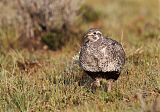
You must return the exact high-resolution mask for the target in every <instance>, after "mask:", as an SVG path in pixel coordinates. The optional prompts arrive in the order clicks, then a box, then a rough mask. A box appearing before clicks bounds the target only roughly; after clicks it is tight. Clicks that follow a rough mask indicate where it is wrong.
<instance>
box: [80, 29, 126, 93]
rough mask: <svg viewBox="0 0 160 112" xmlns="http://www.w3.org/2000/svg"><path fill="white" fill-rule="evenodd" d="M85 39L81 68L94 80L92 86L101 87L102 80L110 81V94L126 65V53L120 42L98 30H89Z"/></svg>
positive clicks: (81, 55) (82, 48) (108, 86)
mask: <svg viewBox="0 0 160 112" xmlns="http://www.w3.org/2000/svg"><path fill="white" fill-rule="evenodd" d="M83 38H84V39H83V42H82V46H81V48H80V53H79V64H80V67H81V68H82V69H83V70H84V72H85V73H86V74H87V75H89V76H90V77H91V78H92V79H93V80H94V81H93V83H92V84H91V85H92V86H93V85H94V86H96V87H100V81H101V80H102V79H105V80H108V83H107V91H108V92H110V91H111V90H112V84H113V82H115V81H116V80H117V79H118V78H119V76H120V73H121V71H122V69H123V66H124V64H125V51H124V49H123V47H122V45H121V44H120V43H119V42H117V41H116V40H113V39H111V38H110V37H108V36H107V37H105V36H104V35H103V34H102V32H101V31H100V30H99V29H97V28H91V29H89V30H88V31H87V32H86V33H85V34H84V36H83Z"/></svg>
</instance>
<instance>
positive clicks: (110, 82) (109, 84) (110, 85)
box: [107, 80, 113, 92]
mask: <svg viewBox="0 0 160 112" xmlns="http://www.w3.org/2000/svg"><path fill="white" fill-rule="evenodd" d="M112 83H113V80H109V81H108V88H107V92H111V90H112Z"/></svg>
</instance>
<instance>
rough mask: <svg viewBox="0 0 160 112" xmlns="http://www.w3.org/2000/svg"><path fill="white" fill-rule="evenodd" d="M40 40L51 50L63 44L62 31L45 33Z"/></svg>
mask: <svg viewBox="0 0 160 112" xmlns="http://www.w3.org/2000/svg"><path fill="white" fill-rule="evenodd" d="M42 42H44V43H45V44H46V45H48V47H49V48H50V49H52V50H57V49H60V48H61V47H62V46H63V45H64V44H65V41H64V35H63V33H60V32H59V33H58V32H53V33H51V32H50V33H47V34H45V35H44V36H43V37H42Z"/></svg>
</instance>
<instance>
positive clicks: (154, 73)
mask: <svg viewBox="0 0 160 112" xmlns="http://www.w3.org/2000/svg"><path fill="white" fill-rule="evenodd" d="M93 1H94V3H93V7H94V8H95V9H97V10H99V11H101V13H102V14H103V15H104V16H103V17H101V20H99V21H97V22H94V23H86V24H84V25H82V26H81V27H82V28H84V29H88V28H89V27H92V26H97V27H100V28H102V31H103V33H104V34H105V35H109V36H112V37H113V38H114V39H116V40H118V41H119V42H121V43H122V44H123V46H124V49H125V51H126V64H125V67H124V69H123V71H122V73H121V76H120V78H119V79H118V80H117V81H116V82H115V83H114V85H113V90H112V92H111V93H107V92H105V87H103V86H104V85H105V83H106V82H105V81H104V82H102V83H103V86H102V87H101V88H100V89H99V90H98V91H96V92H95V93H92V91H91V88H90V83H91V81H92V80H91V79H90V77H88V76H85V75H84V74H83V71H82V70H81V68H80V67H79V66H78V65H77V64H76V63H74V61H73V58H72V57H73V56H74V55H75V54H76V53H77V51H78V50H79V46H80V44H78V43H80V42H77V41H76V39H75V40H74V41H71V42H69V44H68V45H66V46H65V47H64V48H63V49H62V50H60V51H57V52H53V51H44V50H37V51H34V52H33V51H32V52H31V51H28V50H26V49H19V48H18V47H17V46H14V47H13V48H12V47H11V48H10V43H9V42H12V43H13V44H14V43H15V41H16V39H17V34H16V33H14V32H13V31H10V33H9V32H7V33H5V31H4V30H0V31H1V32H0V40H1V42H0V43H2V44H1V45H0V54H1V55H0V111H2V112H19V111H20V112H32V111H33V112H37V111H41V112H48V111H55V112H59V111H66V112H84V111H85V112H140V111H143V112H158V111H160V107H159V105H160V102H159V101H160V95H159V94H160V70H159V68H160V44H159V42H160V35H159V32H158V31H159V29H160V22H159V12H158V1H156V0H152V1H151V0H150V1H145V0H139V1H135V0H119V1H116V0H108V1H105V0H100V1H96V0H88V1H87V4H90V3H91V2H93ZM102 1H103V3H102ZM12 37H15V38H12ZM73 42H74V43H73ZM71 43H73V44H71ZM9 48H10V49H9Z"/></svg>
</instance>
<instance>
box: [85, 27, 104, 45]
mask: <svg viewBox="0 0 160 112" xmlns="http://www.w3.org/2000/svg"><path fill="white" fill-rule="evenodd" d="M84 37H85V39H87V40H88V41H90V42H96V41H97V40H99V39H100V38H102V33H101V32H100V31H99V30H98V29H95V28H94V29H93V28H92V29H89V30H88V31H87V33H86V34H85V36H84Z"/></svg>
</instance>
